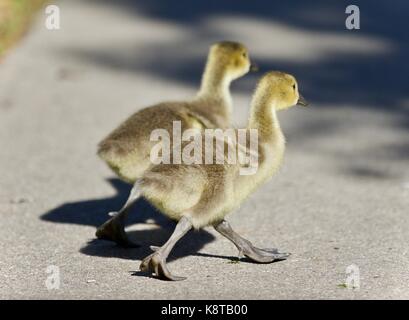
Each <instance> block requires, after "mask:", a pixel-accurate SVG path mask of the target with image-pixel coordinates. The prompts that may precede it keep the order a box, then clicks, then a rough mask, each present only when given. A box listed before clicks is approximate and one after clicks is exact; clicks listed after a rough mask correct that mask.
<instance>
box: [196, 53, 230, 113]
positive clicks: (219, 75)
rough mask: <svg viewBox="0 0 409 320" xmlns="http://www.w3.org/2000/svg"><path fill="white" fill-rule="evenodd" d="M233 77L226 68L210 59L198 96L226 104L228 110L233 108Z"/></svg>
mask: <svg viewBox="0 0 409 320" xmlns="http://www.w3.org/2000/svg"><path fill="white" fill-rule="evenodd" d="M231 80H232V79H231V77H229V75H228V73H227V71H226V70H225V68H223V67H221V66H219V65H218V64H216V63H214V62H213V61H208V62H207V64H206V67H205V70H204V73H203V77H202V82H201V85H200V90H199V92H198V94H197V97H198V98H204V99H207V100H209V99H211V100H216V101H217V102H218V103H221V104H224V105H225V106H226V107H227V109H228V111H229V112H231V109H232V98H231V94H230V83H231Z"/></svg>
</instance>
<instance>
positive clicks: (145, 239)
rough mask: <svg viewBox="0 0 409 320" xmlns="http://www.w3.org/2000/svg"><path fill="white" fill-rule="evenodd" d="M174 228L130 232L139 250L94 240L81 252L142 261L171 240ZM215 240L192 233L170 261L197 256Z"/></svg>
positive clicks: (203, 231)
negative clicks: (153, 247) (138, 245)
mask: <svg viewBox="0 0 409 320" xmlns="http://www.w3.org/2000/svg"><path fill="white" fill-rule="evenodd" d="M152 226H153V227H152ZM174 226H175V224H174V223H173V222H172V223H171V224H168V225H167V226H165V227H159V226H158V225H152V224H151V225H149V224H147V228H146V229H143V230H136V231H128V232H127V234H128V236H129V238H130V239H131V240H132V241H134V242H136V243H138V244H140V247H138V248H122V247H119V246H117V245H116V244H115V243H113V242H111V241H105V240H98V239H93V240H90V241H89V242H88V243H87V244H86V245H85V246H84V247H82V248H81V249H80V252H81V253H83V254H86V255H89V256H98V257H105V258H119V259H127V260H142V259H144V258H145V257H146V256H148V255H149V254H151V253H152V252H153V251H152V250H151V249H150V246H161V245H163V244H164V243H165V242H166V241H167V240H168V239H169V237H170V236H171V234H172V232H173V229H174ZM213 240H215V237H214V236H213V235H212V234H210V233H209V232H207V231H205V230H199V231H191V232H189V233H188V234H187V235H186V236H185V237H183V238H182V239H181V240H180V241H178V243H177V244H176V246H175V248H174V250H172V253H171V254H170V256H169V258H168V261H174V260H177V259H179V258H182V257H185V256H191V255H197V252H198V251H199V250H200V249H202V248H203V247H204V245H206V244H207V243H210V242H212V241H213Z"/></svg>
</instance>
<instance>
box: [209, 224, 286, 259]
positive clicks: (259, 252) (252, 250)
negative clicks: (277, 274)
mask: <svg viewBox="0 0 409 320" xmlns="http://www.w3.org/2000/svg"><path fill="white" fill-rule="evenodd" d="M214 228H215V229H216V231H217V232H219V233H220V234H221V235H223V236H224V237H226V238H227V239H229V240H230V241H231V242H233V244H234V245H235V246H236V247H237V249H238V250H239V257H241V256H243V255H245V256H246V257H248V258H249V259H251V260H252V261H254V262H258V263H270V262H273V261H276V260H285V259H287V257H288V256H289V255H290V254H289V253H280V252H278V250H277V249H260V248H257V247H255V246H253V245H252V244H251V242H250V241H248V240H246V239H244V238H243V237H241V236H240V235H239V234H237V233H236V232H235V231H234V230H233V229H232V227H231V226H230V224H229V223H228V222H227V221H226V220H223V221H222V222H220V223H218V224H216V225H214Z"/></svg>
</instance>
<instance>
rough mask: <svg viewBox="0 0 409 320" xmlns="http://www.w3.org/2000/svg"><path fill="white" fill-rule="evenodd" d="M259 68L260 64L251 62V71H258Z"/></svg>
mask: <svg viewBox="0 0 409 320" xmlns="http://www.w3.org/2000/svg"><path fill="white" fill-rule="evenodd" d="M258 70H259V68H258V65H257V64H255V63H254V62H252V63H251V64H250V71H251V72H257V71H258Z"/></svg>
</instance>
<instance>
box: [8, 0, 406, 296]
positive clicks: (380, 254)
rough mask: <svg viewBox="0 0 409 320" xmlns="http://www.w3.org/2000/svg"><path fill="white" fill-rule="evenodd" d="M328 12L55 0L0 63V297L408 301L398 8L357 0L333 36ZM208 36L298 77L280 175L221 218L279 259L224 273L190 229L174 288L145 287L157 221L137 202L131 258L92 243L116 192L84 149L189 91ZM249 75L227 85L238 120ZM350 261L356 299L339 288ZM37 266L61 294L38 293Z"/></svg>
mask: <svg viewBox="0 0 409 320" xmlns="http://www.w3.org/2000/svg"><path fill="white" fill-rule="evenodd" d="M341 2H342V1H340V4H338V5H337V7H333V4H332V5H331V4H328V3H327V2H326V1H317V2H316V4H315V5H314V6H312V5H309V6H308V5H307V4H303V2H301V1H300V3H299V4H295V5H294V6H293V7H290V6H289V5H282V4H281V3H280V5H279V4H274V3H273V1H268V2H266V3H268V4H265V5H260V6H257V7H256V6H255V5H253V6H251V4H249V3H247V4H237V5H236V3H235V4H234V5H233V4H229V3H228V2H223V1H222V2H220V1H217V3H218V4H215V5H213V6H211V9H206V8H204V7H203V5H202V7H200V6H199V7H191V8H188V7H189V3H191V2H190V1H178V2H177V3H178V4H174V7H171V6H170V5H167V6H168V7H166V6H165V7H164V8H161V7H158V3H157V1H146V4H144V5H142V4H138V5H131V4H130V2H124V1H115V4H112V1H102V0H98V1H96V0H95V1H91V0H88V1H85V0H84V1H79V0H76V1H74V0H71V1H61V2H59V4H60V8H61V14H62V21H61V26H62V29H61V30H59V31H53V32H52V31H47V30H46V29H45V28H44V27H43V18H44V17H43V16H42V15H40V16H39V19H38V22H37V24H36V25H35V26H34V28H33V29H32V31H31V32H30V33H29V34H28V36H27V37H26V38H25V39H24V40H23V41H22V42H21V43H20V44H19V45H18V46H17V47H16V48H15V49H14V50H13V51H12V52H11V53H10V54H9V56H8V57H7V58H6V59H5V60H4V61H3V62H2V63H1V64H0V146H1V148H0V219H1V220H0V230H1V231H0V244H1V249H0V298H35V299H38V298H76V299H82V298H93V299H94V298H114V299H115V298H130V299H141V298H153V299H155V298H164V299H176V298H189V299H197V298H239V299H246V298H250V299H256V298H261V299H271V298H284V299H290V298H330V299H333V298H347V299H355V298H409V254H408V243H409V228H408V226H409V212H408V205H409V167H408V160H409V136H408V130H409V97H408V91H409V90H408V83H407V74H408V66H407V63H406V60H405V57H406V58H407V55H408V42H407V41H406V40H407V38H406V36H407V35H406V34H404V32H407V28H406V27H405V24H407V21H406V19H405V18H404V15H405V14H406V12H407V9H408V4H407V3H406V2H404V1H398V5H396V6H395V7H394V8H389V7H387V4H386V3H385V4H384V5H379V6H372V7H371V8H369V6H368V5H366V6H365V5H364V4H362V5H361V14H362V29H361V30H359V31H347V30H345V28H344V19H345V14H344V10H345V4H342V3H341ZM147 3H149V4H147ZM168 3H171V2H168ZM172 3H174V2H172ZM206 3H207V2H206ZM399 4H400V5H401V6H403V7H404V8H402V7H401V8H399ZM172 5H173V4H172ZM319 5H321V6H322V7H317V6H319ZM318 8H320V9H318ZM188 13H189V14H188ZM405 30H406V31H405ZM220 39H233V40H240V41H242V42H244V43H246V44H248V46H249V48H250V50H251V52H252V56H253V57H254V58H255V60H257V61H258V62H259V63H260V64H261V67H262V68H263V69H264V70H267V69H283V70H288V71H290V72H292V73H294V74H295V75H297V76H298V78H299V79H300V87H301V90H302V91H303V92H304V95H305V96H306V97H307V98H309V100H310V101H311V107H310V108H308V109H307V108H305V109H301V108H294V109H292V110H290V111H287V112H283V113H282V114H281V115H280V119H281V120H282V126H283V128H284V131H285V134H286V136H287V140H288V150H287V153H286V160H285V164H284V167H283V168H282V170H281V172H280V174H279V175H277V176H276V178H275V179H274V180H273V181H271V182H270V183H269V184H267V185H266V186H264V187H262V188H261V189H260V190H259V191H258V192H257V193H255V194H254V195H253V196H252V197H251V198H250V199H249V200H248V201H247V202H246V203H245V204H244V205H243V206H242V208H241V209H240V210H239V211H237V212H235V213H234V214H232V215H231V217H230V218H229V219H230V221H231V224H232V225H233V226H234V228H236V229H237V231H238V232H240V233H241V234H243V235H244V236H245V237H247V238H249V239H251V240H252V241H253V242H254V244H256V245H259V246H277V247H279V248H280V249H282V250H286V251H289V252H292V254H293V255H292V256H291V258H290V259H289V260H288V261H284V262H279V263H274V264H270V265H255V264H250V263H246V262H241V263H231V257H234V256H235V255H236V254H237V252H236V250H235V248H234V247H233V245H232V244H230V243H229V242H228V241H227V240H224V239H222V238H220V237H219V236H218V235H216V234H215V233H214V232H213V231H212V230H204V231H201V232H194V233H192V234H190V235H189V236H188V237H187V238H186V239H184V240H182V241H181V242H180V244H179V245H178V246H177V248H176V250H175V252H174V253H173V254H172V259H171V263H170V265H169V267H170V268H171V270H173V271H174V272H175V273H176V274H180V275H186V276H188V280H186V281H184V282H178V283H169V282H161V281H157V280H154V279H151V278H148V277H144V276H143V275H141V274H139V273H136V274H135V272H136V271H137V270H138V266H139V263H140V260H141V259H142V258H143V257H144V256H145V255H147V254H148V253H149V250H148V245H150V244H157V245H159V244H161V243H163V242H164V241H165V239H166V238H167V237H168V236H169V234H170V232H171V230H172V227H173V225H172V223H170V222H169V221H167V220H166V219H165V218H163V217H162V216H161V215H160V214H159V213H157V212H155V211H154V210H153V209H152V208H150V207H149V205H148V204H147V203H138V205H137V206H136V208H135V212H134V215H133V219H134V220H133V224H132V225H131V226H130V228H129V232H130V233H131V237H132V238H133V239H135V240H136V241H140V242H142V243H143V247H142V248H140V249H132V250H125V249H120V248H117V247H115V246H114V245H112V244H111V243H108V242H104V241H99V242H95V241H93V239H94V232H95V227H96V226H97V225H99V224H100V223H101V222H103V221H104V220H105V219H106V218H107V215H106V213H107V212H108V211H111V210H114V209H117V208H119V207H120V205H121V203H122V202H123V201H124V199H125V198H126V196H127V192H128V191H129V186H127V185H126V184H124V183H122V182H120V181H119V180H117V179H115V177H113V175H112V174H111V172H110V171H109V170H108V168H106V166H105V165H104V164H103V163H102V162H101V161H100V160H99V159H98V158H97V157H96V155H95V150H96V144H97V143H98V141H99V140H100V139H101V138H102V137H103V136H104V135H105V134H107V133H108V132H109V131H110V130H111V129H112V128H114V127H115V126H116V125H117V124H118V123H119V122H120V121H121V120H123V119H124V118H126V117H127V116H128V115H129V114H130V113H132V112H133V111H135V110H137V109H138V108H141V107H143V106H146V105H149V104H152V103H155V102H157V101H160V100H163V99H179V98H184V97H188V96H191V95H192V94H193V93H194V92H195V88H197V85H198V81H199V78H200V72H201V69H202V66H203V61H204V58H205V55H206V51H207V47H208V45H209V44H210V43H211V42H213V41H215V40H220ZM405 39H406V40H405ZM405 63H406V65H405ZM255 81H256V76H255V75H253V76H248V77H246V78H245V79H242V80H240V81H238V82H237V83H235V85H234V86H233V91H234V102H235V122H236V123H237V124H238V125H242V124H243V123H244V122H245V120H246V117H247V112H248V103H249V99H250V95H251V92H252V89H253V87H254V85H255ZM353 264H354V265H356V266H357V267H358V268H359V273H360V285H361V286H360V289H359V290H358V289H355V290H351V289H347V288H342V286H339V285H340V284H342V283H344V282H345V280H346V277H347V275H346V268H347V267H348V266H350V265H353ZM52 265H55V266H58V267H59V270H60V276H61V283H60V289H58V290H50V291H49V290H47V287H46V285H45V280H46V278H47V276H48V274H47V273H46V270H47V267H49V266H52Z"/></svg>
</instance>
